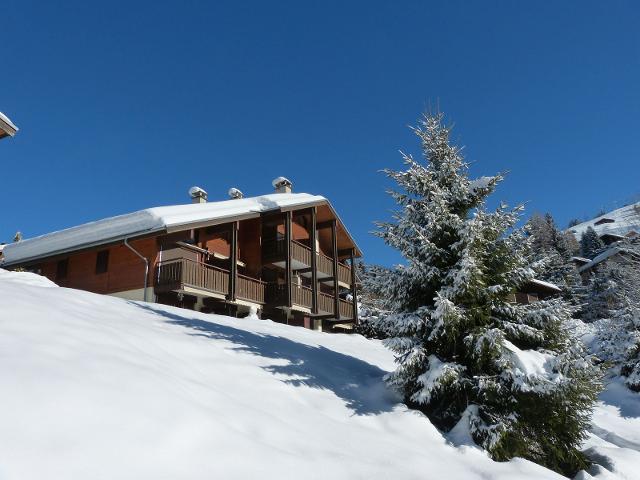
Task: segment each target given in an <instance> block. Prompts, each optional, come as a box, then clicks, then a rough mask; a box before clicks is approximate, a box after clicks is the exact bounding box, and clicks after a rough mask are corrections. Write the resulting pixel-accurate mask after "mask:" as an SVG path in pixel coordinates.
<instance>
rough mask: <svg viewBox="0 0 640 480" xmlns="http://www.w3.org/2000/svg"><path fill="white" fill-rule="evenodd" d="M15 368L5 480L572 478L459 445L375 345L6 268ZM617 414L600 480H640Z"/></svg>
mask: <svg viewBox="0 0 640 480" xmlns="http://www.w3.org/2000/svg"><path fill="white" fill-rule="evenodd" d="M0 356H1V359H0V392H2V407H3V408H1V409H0V432H1V433H0V479H3V480H13V479H20V480H23V479H42V478H48V479H69V478H91V479H114V478H118V479H137V480H139V479H147V478H149V479H151V478H153V479H154V480H155V479H176V478H180V479H199V478H207V479H209V478H225V479H228V478H231V479H234V478H238V479H239V478H243V479H245V478H255V477H257V476H260V477H261V478H278V479H287V478H333V479H341V478H344V479H347V478H348V479H353V478H367V479H369V478H399V479H413V478H416V479H418V478H420V479H441V478H447V479H474V478H478V479H480V478H482V479H487V478H491V479H514V478H532V479H550V478H562V477H560V476H559V475H557V474H555V473H553V472H550V471H549V470H546V469H544V468H542V467H540V466H538V465H535V464H533V463H531V462H528V461H525V460H521V459H515V460H512V461H510V462H507V463H496V462H493V461H491V460H490V459H489V458H488V457H487V456H486V455H485V454H484V453H483V452H482V451H481V450H479V449H477V448H475V447H473V446H465V445H463V444H464V443H465V442H464V441H460V442H458V443H457V444H458V445H461V446H455V445H452V444H451V443H449V442H448V441H447V439H446V438H444V437H443V436H442V435H441V434H440V433H439V432H438V430H436V429H435V428H434V427H433V426H432V425H431V423H430V422H429V421H428V420H427V419H426V418H425V417H424V416H423V415H421V414H419V413H417V412H414V411H410V410H408V409H407V408H406V407H404V406H403V405H402V404H401V403H399V399H398V398H397V397H396V396H395V395H394V394H392V393H391V392H389V391H388V390H387V389H386V388H385V386H384V384H383V382H382V376H383V375H384V374H385V373H386V372H388V371H390V370H391V369H392V368H393V357H392V355H391V354H390V353H389V352H388V351H387V350H386V349H385V348H384V347H382V345H381V344H380V343H379V342H377V341H370V340H366V339H364V338H362V337H360V336H355V335H354V336H346V335H330V334H323V333H318V332H313V331H310V330H305V329H302V328H297V327H288V326H286V325H281V324H276V323H273V322H270V321H264V320H255V319H244V320H239V319H232V318H228V317H223V316H215V315H205V314H200V313H196V312H191V311H186V310H181V309H177V308H171V307H164V306H160V305H155V304H144V303H136V302H130V301H126V300H122V299H118V298H112V297H105V296H101V295H95V294H91V293H87V292H82V291H77V290H71V289H64V288H57V287H55V285H54V284H52V283H51V282H49V281H48V280H46V279H44V278H42V277H38V276H36V275H32V274H27V273H9V272H6V271H3V270H0ZM612 396H613V397H614V399H616V398H620V396H619V395H616V394H612ZM607 402H608V400H606V399H604V400H603V403H602V404H601V406H600V407H599V410H598V412H597V414H596V417H595V427H597V428H595V430H594V434H593V437H592V440H591V441H590V443H589V445H587V446H586V447H587V448H589V449H590V450H591V451H592V453H593V454H594V456H596V457H598V458H601V459H603V460H602V462H599V463H602V464H603V465H604V466H603V467H596V468H595V469H594V470H593V472H592V473H593V474H597V478H633V477H632V475H636V471H635V470H634V468H635V466H636V465H638V464H640V454H639V453H638V452H637V450H638V442H639V441H640V439H639V438H638V435H637V433H629V432H627V433H625V429H627V428H628V429H629V430H630V432H632V431H635V429H637V428H638V421H639V420H638V418H637V417H638V415H640V406H639V405H640V403H635V404H634V402H638V399H637V397H633V396H630V397H628V398H627V397H625V402H627V403H625V406H624V407H619V406H616V405H615V401H614V402H613V403H612V402H608V403H607ZM629 405H635V406H629ZM621 408H622V410H621ZM634 409H635V410H634ZM621 412H622V413H626V414H633V417H635V418H631V419H627V418H624V417H623V416H622V415H621ZM456 435H457V438H460V439H464V438H465V435H464V426H459V427H456ZM451 440H452V441H453V440H455V439H451ZM614 474H615V475H618V477H616V476H615V475H614ZM580 475H582V477H581V478H590V477H589V474H587V473H586V472H582V473H581V474H580ZM625 475H626V476H625Z"/></svg>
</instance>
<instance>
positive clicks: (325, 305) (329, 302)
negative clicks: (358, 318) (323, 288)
mask: <svg viewBox="0 0 640 480" xmlns="http://www.w3.org/2000/svg"><path fill="white" fill-rule="evenodd" d="M318 310H320V311H321V312H327V313H331V314H333V312H334V304H333V295H327V294H326V293H322V292H318Z"/></svg>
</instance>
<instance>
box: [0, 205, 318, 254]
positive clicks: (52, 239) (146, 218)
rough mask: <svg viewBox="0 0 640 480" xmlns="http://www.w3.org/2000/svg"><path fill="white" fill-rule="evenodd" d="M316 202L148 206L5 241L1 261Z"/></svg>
mask: <svg viewBox="0 0 640 480" xmlns="http://www.w3.org/2000/svg"><path fill="white" fill-rule="evenodd" d="M320 203H328V202H327V200H326V199H325V198H324V197H321V196H318V195H310V194H308V193H274V194H270V195H262V196H259V197H251V198H242V199H233V200H225V201H221V202H209V203H189V204H185V205H172V206H166V207H155V208H148V209H146V210H140V211H137V212H133V213H128V214H125V215H119V216H116V217H111V218H106V219H103V220H98V221H96V222H90V223H86V224H84V225H79V226H77V227H72V228H68V229H65V230H60V231H57V232H53V233H49V234H46V235H42V236H39V237H35V238H31V239H27V240H22V241H21V242H18V243H11V244H8V245H6V246H5V248H4V252H3V253H4V262H5V265H10V264H13V263H18V262H23V261H25V260H30V259H34V258H38V257H41V256H44V255H53V254H56V253H63V252H65V251H68V250H72V249H74V248H79V247H81V246H93V245H100V244H106V243H109V242H113V241H115V240H119V239H123V238H125V237H131V236H139V235H143V234H145V233H151V232H157V231H162V230H166V229H171V228H177V227H181V226H185V227H186V226H188V225H190V224H194V223H199V222H205V221H206V222H210V221H211V222H224V221H225V220H228V219H230V218H234V217H238V216H247V217H250V216H257V215H259V214H260V213H261V212H266V211H270V210H278V209H281V208H291V207H302V206H307V205H309V206H311V205H317V204H320Z"/></svg>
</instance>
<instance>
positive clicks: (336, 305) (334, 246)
mask: <svg viewBox="0 0 640 480" xmlns="http://www.w3.org/2000/svg"><path fill="white" fill-rule="evenodd" d="M331 257H332V258H331V259H332V260H333V313H334V315H335V318H336V319H338V320H339V319H340V296H339V293H338V230H337V222H336V219H335V218H334V219H333V220H331Z"/></svg>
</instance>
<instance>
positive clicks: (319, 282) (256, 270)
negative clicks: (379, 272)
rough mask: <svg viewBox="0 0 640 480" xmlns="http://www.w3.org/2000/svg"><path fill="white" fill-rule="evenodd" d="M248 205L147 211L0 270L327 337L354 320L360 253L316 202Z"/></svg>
mask: <svg viewBox="0 0 640 480" xmlns="http://www.w3.org/2000/svg"><path fill="white" fill-rule="evenodd" d="M274 186H275V188H276V192H275V193H272V194H269V195H264V196H259V197H253V198H242V194H241V193H240V192H239V191H238V190H236V189H231V190H230V195H231V196H232V199H230V200H226V201H221V202H207V195H206V192H204V191H203V190H202V189H199V188H197V187H194V188H192V189H191V190H190V195H191V197H192V203H191V204H186V205H175V206H168V207H157V208H151V209H147V210H142V211H139V212H134V213H131V214H127V215H121V216H118V217H113V218H109V219H105V220H100V221H97V222H93V223H89V224H85V225H80V226H78V227H73V228H70V229H67V230H62V231H59V232H54V233H51V234H47V235H43V236H41V237H36V238H32V239H27V240H23V241H20V242H17V243H12V244H8V245H6V246H5V247H4V251H3V254H4V260H3V262H4V263H3V265H2V267H3V268H9V269H15V268H18V267H20V268H24V269H27V270H30V271H35V272H37V273H40V274H42V275H45V276H46V277H48V278H50V279H51V280H53V281H54V282H56V283H57V284H58V285H60V286H63V287H70V288H78V289H82V290H88V291H91V292H96V293H102V294H109V295H115V296H119V297H123V298H128V299H134V300H147V301H153V302H157V303H161V304H166V305H173V306H179V307H184V308H189V309H194V310H198V311H201V312H211V313H220V314H226V315H232V316H246V315H248V314H249V313H251V312H257V313H258V315H260V316H261V317H262V318H270V319H273V320H275V321H280V322H286V323H289V324H294V325H300V326H304V327H307V328H314V329H321V330H327V331H331V330H333V329H334V327H335V326H337V325H341V326H342V328H345V327H347V328H348V326H349V325H353V324H355V323H356V322H357V321H358V315H357V308H356V305H357V292H356V288H355V284H356V279H355V278H356V277H355V269H354V268H352V266H353V265H354V259H355V258H358V257H360V256H361V252H360V250H359V249H358V247H357V245H356V244H355V242H354V240H353V238H352V237H351V235H350V234H349V232H348V231H347V229H346V227H345V226H344V224H343V223H342V221H341V220H340V218H339V217H338V215H337V214H336V212H335V210H334V209H333V207H332V206H331V204H330V203H329V202H328V201H327V200H326V199H325V198H324V197H321V196H315V195H309V194H305V193H291V183H290V182H289V181H288V180H286V179H284V178H282V177H280V178H278V179H276V180H274Z"/></svg>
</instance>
